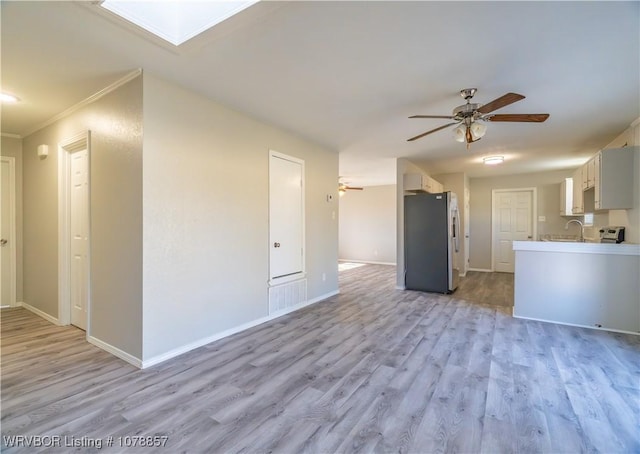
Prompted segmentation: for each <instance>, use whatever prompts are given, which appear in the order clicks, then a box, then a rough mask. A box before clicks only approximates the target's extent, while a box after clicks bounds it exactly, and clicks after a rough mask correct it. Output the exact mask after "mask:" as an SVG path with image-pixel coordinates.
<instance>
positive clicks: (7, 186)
mask: <svg viewBox="0 0 640 454" xmlns="http://www.w3.org/2000/svg"><path fill="white" fill-rule="evenodd" d="M14 170H15V161H14V158H10V157H6V156H3V157H2V174H1V175H0V184H1V188H0V198H1V199H2V200H1V201H0V204H1V206H2V213H1V214H0V224H1V225H0V251H1V255H2V261H1V262H0V276H1V281H0V294H1V299H0V303H1V304H0V305H2V306H13V305H15V303H16V301H15V300H16V294H15V288H16V273H15V266H16V262H15V259H16V239H15V194H14V189H15V179H14Z"/></svg>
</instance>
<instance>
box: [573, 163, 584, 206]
mask: <svg viewBox="0 0 640 454" xmlns="http://www.w3.org/2000/svg"><path fill="white" fill-rule="evenodd" d="M583 170H584V169H583V167H578V168H577V169H576V171H575V172H573V203H572V208H571V214H573V215H576V214H583V213H584V192H583V191H582V173H583Z"/></svg>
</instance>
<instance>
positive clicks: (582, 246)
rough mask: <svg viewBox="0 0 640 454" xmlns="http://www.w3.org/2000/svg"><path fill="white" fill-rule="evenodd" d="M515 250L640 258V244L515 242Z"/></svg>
mask: <svg viewBox="0 0 640 454" xmlns="http://www.w3.org/2000/svg"><path fill="white" fill-rule="evenodd" d="M513 250H514V251H532V252H568V253H573V254H608V255H637V256H640V244H611V243H572V242H560V241H514V242H513Z"/></svg>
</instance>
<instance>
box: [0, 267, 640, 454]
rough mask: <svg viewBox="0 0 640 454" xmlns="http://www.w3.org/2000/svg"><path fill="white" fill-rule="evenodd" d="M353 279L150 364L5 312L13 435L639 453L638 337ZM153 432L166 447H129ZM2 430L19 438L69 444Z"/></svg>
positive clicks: (368, 273)
mask: <svg viewBox="0 0 640 454" xmlns="http://www.w3.org/2000/svg"><path fill="white" fill-rule="evenodd" d="M484 278H486V279H488V278H489V276H485V277H484ZM467 282H469V281H467ZM487 282H489V281H487ZM487 285H489V284H487ZM340 289H341V294H340V295H337V296H335V297H333V298H330V299H328V300H326V301H323V302H320V303H317V304H315V305H312V306H309V307H307V308H304V309H302V310H299V311H296V312H294V313H292V314H289V315H287V316H284V317H281V318H278V319H276V320H274V321H272V322H269V323H265V324H262V325H260V326H257V327H255V328H252V329H250V330H247V331H244V332H242V333H239V334H236V335H234V336H231V337H228V338H225V339H222V340H220V341H217V342H214V343H211V344H209V345H207V346H205V347H202V348H199V349H197V350H194V351H192V352H189V353H187V354H184V355H182V356H180V357H178V358H175V359H172V360H169V361H166V362H164V363H162V364H160V365H157V366H155V367H151V368H149V369H146V370H138V369H136V368H134V367H132V366H130V365H128V364H126V363H124V362H123V361H121V360H119V359H117V358H115V357H113V356H111V355H110V354H108V353H106V352H104V351H102V350H100V349H98V348H96V347H94V346H92V345H90V344H88V343H87V342H85V341H84V332H82V331H80V330H78V329H76V328H73V327H58V326H54V325H52V324H50V323H48V322H46V321H45V320H43V319H40V318H39V317H37V316H35V315H33V314H31V313H30V312H28V311H26V310H24V309H9V310H2V313H1V316H2V333H1V334H2V410H1V415H2V418H1V422H2V435H3V436H4V437H6V436H13V435H40V436H44V435H51V436H63V437H64V436H67V437H75V439H76V440H78V439H82V437H86V439H87V440H90V439H101V440H102V442H103V443H104V444H103V445H102V449H100V450H98V449H97V448H86V449H81V451H82V452H105V451H106V452H131V451H133V452H171V453H177V452H196V453H197V452H208V453H223V452H224V453H226V452H274V453H287V454H288V453H334V452H339V453H352V452H408V453H431V452H467V453H468V452H486V453H501V452H504V453H511V452H547V453H552V452H553V453H555V452H571V453H573V452H606V453H614V452H619V453H623V452H624V453H628V452H640V441H639V433H640V432H639V430H638V429H639V420H640V401H639V399H640V337H638V336H633V335H624V334H615V333H609V332H604V331H597V330H590V329H582V328H575V327H569V326H560V325H555V324H550V323H541V322H535V321H527V320H519V319H514V318H512V317H511V316H510V315H509V314H510V312H511V311H510V308H509V307H505V305H504V304H495V305H490V304H486V303H488V302H491V301H489V300H491V290H490V288H487V289H482V288H479V290H478V295H482V297H481V298H480V299H481V300H482V301H480V302H477V301H473V291H472V290H471V289H466V291H464V292H460V294H459V295H457V294H456V293H454V294H453V295H436V294H429V293H421V292H413V291H400V290H396V289H395V268H393V267H389V266H382V265H366V266H361V267H357V268H353V269H350V270H346V271H342V272H341V273H340ZM499 292H503V290H500V291H499ZM499 292H498V293H499ZM463 296H464V298H462V297H463ZM498 298H503V297H502V296H499V297H498ZM483 303H484V304H483ZM494 303H495V301H494ZM140 435H142V436H153V435H160V436H167V437H168V442H167V445H166V448H165V449H164V450H162V449H157V450H152V449H137V450H130V449H125V448H123V447H119V446H118V441H117V440H118V437H125V436H140ZM109 436H112V437H115V440H114V446H113V447H111V448H107V447H106V441H107V439H108V437H109ZM4 437H3V441H2V448H3V449H2V450H3V452H29V453H32V452H39V451H47V452H68V451H70V449H69V448H63V449H59V450H56V449H54V450H47V449H34V448H8V447H7V441H6V440H7V439H6V438H4Z"/></svg>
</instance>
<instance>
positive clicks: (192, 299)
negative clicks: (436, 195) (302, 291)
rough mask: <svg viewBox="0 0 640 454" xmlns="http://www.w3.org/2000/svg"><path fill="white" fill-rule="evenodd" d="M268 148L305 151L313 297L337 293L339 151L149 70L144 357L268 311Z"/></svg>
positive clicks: (308, 255) (146, 91) (146, 83)
mask: <svg viewBox="0 0 640 454" xmlns="http://www.w3.org/2000/svg"><path fill="white" fill-rule="evenodd" d="M270 149H272V150H275V151H278V152H281V153H284V154H288V155H291V156H295V157H297V158H300V159H303V160H304V161H305V171H306V192H305V200H306V202H305V203H306V270H307V275H308V276H307V277H308V295H307V296H308V298H309V299H314V298H317V297H321V296H322V295H326V294H329V293H331V292H335V291H337V289H338V275H337V259H338V256H337V255H338V213H337V212H338V205H337V181H338V154H337V153H335V152H332V151H330V150H326V149H324V148H322V147H320V146H317V145H314V144H311V143H309V142H306V141H304V140H301V139H299V138H297V137H294V136H292V135H290V134H286V133H284V132H282V131H280V130H278V129H275V128H273V127H270V126H267V125H265V124H264V123H261V122H258V121H256V120H254V119H251V118H248V117H246V116H244V115H243V114H241V113H238V112H235V111H232V110H230V109H228V108H225V107H223V106H221V105H219V104H217V103H215V102H212V101H210V100H207V99H205V98H203V97H201V96H198V95H197V94H195V93H193V92H189V91H187V90H184V89H182V88H179V87H177V86H176V85H173V84H170V83H168V82H166V81H163V80H160V79H158V78H156V77H154V76H152V75H151V74H149V73H148V72H146V73H145V74H144V172H143V174H144V178H143V179H144V195H143V200H144V203H143V207H144V208H143V213H144V252H143V254H144V279H143V280H144V346H143V357H144V360H149V359H151V358H153V357H157V356H158V355H162V354H166V353H169V352H171V351H172V350H175V349H180V348H181V347H183V346H185V345H188V344H190V343H197V342H198V341H200V340H202V339H206V338H208V337H211V336H214V335H216V334H218V333H221V332H224V331H225V330H229V329H232V328H235V327H237V326H239V325H242V324H245V323H249V322H251V321H253V320H256V319H259V318H261V317H265V316H267V315H268V299H267V281H268V278H269V275H268V267H269V230H268V229H269V219H268V214H269V211H268V203H269V198H268V197H269V194H268V192H269V191H268V189H269V186H268V176H269V170H268V162H269V161H268V156H269V150H270ZM327 194H332V195H333V196H334V197H333V201H332V202H327V200H326V196H327ZM323 273H324V274H325V280H323V279H322V275H323Z"/></svg>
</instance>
